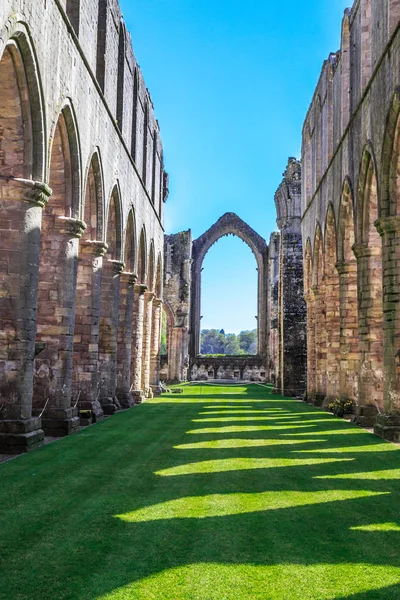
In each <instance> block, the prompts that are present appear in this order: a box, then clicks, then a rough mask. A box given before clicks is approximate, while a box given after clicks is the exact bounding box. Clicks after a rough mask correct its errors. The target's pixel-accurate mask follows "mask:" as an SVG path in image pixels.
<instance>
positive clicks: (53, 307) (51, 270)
mask: <svg viewBox="0 0 400 600" xmlns="http://www.w3.org/2000/svg"><path fill="white" fill-rule="evenodd" d="M85 227H86V226H85V223H83V221H80V220H78V219H72V218H69V217H55V218H54V221H52V223H51V225H50V223H48V225H47V232H46V236H44V237H42V244H41V255H40V266H39V291H38V320H37V333H36V340H37V342H38V344H40V345H41V348H40V350H41V351H40V353H39V354H38V355H37V358H36V361H35V381H34V384H35V385H34V406H35V407H36V411H37V412H41V411H42V409H43V408H44V406H46V404H47V406H46V410H45V411H44V413H43V417H42V426H43V429H44V431H45V433H46V434H48V435H54V436H63V435H69V434H71V433H74V431H76V429H77V428H78V427H79V417H78V408H77V407H75V406H74V405H73V397H72V358H73V349H74V328H75V300H76V279H77V271H78V248H79V239H80V238H81V236H82V234H83V232H84V230H85Z"/></svg>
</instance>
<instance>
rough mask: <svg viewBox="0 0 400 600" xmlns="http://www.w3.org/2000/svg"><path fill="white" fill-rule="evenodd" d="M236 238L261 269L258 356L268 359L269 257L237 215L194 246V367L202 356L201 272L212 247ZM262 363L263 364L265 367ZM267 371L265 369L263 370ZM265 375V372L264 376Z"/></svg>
mask: <svg viewBox="0 0 400 600" xmlns="http://www.w3.org/2000/svg"><path fill="white" fill-rule="evenodd" d="M229 234H232V235H235V236H237V237H239V238H240V239H241V240H243V241H244V242H245V243H246V244H247V245H248V246H249V247H250V249H251V251H252V252H253V254H254V257H255V260H256V264H257V270H258V293H257V306H258V310H257V312H258V334H257V338H258V339H257V341H258V343H257V349H258V357H259V358H260V359H261V360H262V361H264V363H265V359H266V341H267V335H266V317H267V310H266V304H267V276H266V275H267V257H268V246H267V243H266V241H265V240H264V239H263V238H262V237H261V236H260V235H259V234H258V233H256V232H255V231H254V229H252V228H251V227H250V226H249V225H247V224H246V223H245V222H244V221H242V219H240V218H239V217H238V216H237V215H235V214H234V213H226V214H225V215H223V216H222V217H221V218H220V219H219V220H218V221H217V222H216V223H215V224H214V225H213V226H212V227H211V228H210V229H208V231H206V232H205V233H204V234H203V235H202V236H200V237H199V238H198V239H197V240H195V241H194V242H193V247H192V261H193V262H192V297H191V332H190V358H191V363H192V364H194V362H195V359H196V357H197V356H198V355H199V354H200V320H201V271H202V267H203V261H204V258H205V256H206V254H207V252H208V251H209V249H210V248H211V246H213V244H215V243H216V242H217V241H218V240H219V239H220V238H221V237H223V236H226V235H229ZM264 363H263V364H264ZM264 372H265V369H264ZM264 374H265V373H264Z"/></svg>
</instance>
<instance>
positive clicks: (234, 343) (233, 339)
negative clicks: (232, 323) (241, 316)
mask: <svg viewBox="0 0 400 600" xmlns="http://www.w3.org/2000/svg"><path fill="white" fill-rule="evenodd" d="M225 354H227V355H228V356H238V355H239V354H244V352H243V350H242V349H241V348H240V343H239V338H238V336H237V335H236V334H235V333H228V334H227V335H226V336H225Z"/></svg>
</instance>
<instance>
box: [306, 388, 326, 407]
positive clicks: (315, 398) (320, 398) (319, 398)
mask: <svg viewBox="0 0 400 600" xmlns="http://www.w3.org/2000/svg"><path fill="white" fill-rule="evenodd" d="M325 398H326V397H325V394H321V393H320V392H311V393H309V394H307V402H308V403H309V404H312V405H313V406H317V407H318V408H321V407H322V406H324V403H325Z"/></svg>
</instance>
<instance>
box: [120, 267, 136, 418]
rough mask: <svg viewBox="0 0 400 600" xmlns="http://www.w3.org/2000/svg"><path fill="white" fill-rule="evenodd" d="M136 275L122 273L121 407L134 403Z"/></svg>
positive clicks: (130, 405) (129, 406)
mask: <svg viewBox="0 0 400 600" xmlns="http://www.w3.org/2000/svg"><path fill="white" fill-rule="evenodd" d="M136 279H137V275H134V274H133V273H127V272H124V273H122V275H121V277H120V286H121V288H120V306H119V327H118V351H117V398H118V401H119V403H120V404H121V406H122V408H131V407H132V406H133V405H134V401H133V396H132V387H131V386H132V384H131V362H132V334H133V331H132V327H133V300H134V286H135V282H136Z"/></svg>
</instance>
